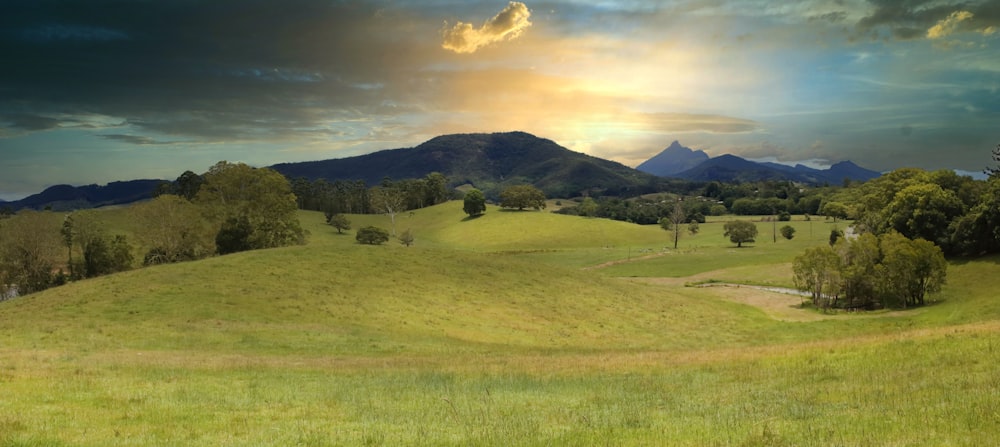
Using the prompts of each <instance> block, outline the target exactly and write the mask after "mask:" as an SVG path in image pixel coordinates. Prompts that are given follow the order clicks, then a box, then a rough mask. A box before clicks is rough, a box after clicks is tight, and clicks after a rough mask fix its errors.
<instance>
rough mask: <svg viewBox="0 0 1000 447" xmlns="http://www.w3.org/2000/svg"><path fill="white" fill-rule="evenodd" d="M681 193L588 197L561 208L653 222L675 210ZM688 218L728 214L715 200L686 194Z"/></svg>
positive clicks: (564, 211)
mask: <svg viewBox="0 0 1000 447" xmlns="http://www.w3.org/2000/svg"><path fill="white" fill-rule="evenodd" d="M678 199H679V198H678V197H677V196H674V195H667V194H662V195H657V196H655V197H637V198H634V199H621V198H616V197H598V198H596V199H595V198H591V197H585V198H583V200H582V201H581V203H580V204H579V205H576V206H566V207H563V208H561V209H559V210H558V211H556V212H557V213H560V214H569V215H574V216H590V217H601V218H605V219H612V220H621V221H625V222H632V223H637V224H640V225H651V224H656V223H659V222H660V221H661V220H663V219H664V218H669V217H670V216H671V215H672V214H674V212H675V209H674V208H675V207H674V205H675V203H676V202H677V201H678ZM681 205H682V207H683V209H684V214H685V216H686V218H685V219H684V221H685V222H698V223H705V216H712V215H714V216H721V215H723V214H726V212H727V210H726V208H725V206H723V205H721V204H718V203H715V202H714V201H711V200H707V199H705V198H704V197H701V198H686V199H685V200H683V201H682V204H681Z"/></svg>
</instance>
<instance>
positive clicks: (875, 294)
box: [792, 232, 948, 309]
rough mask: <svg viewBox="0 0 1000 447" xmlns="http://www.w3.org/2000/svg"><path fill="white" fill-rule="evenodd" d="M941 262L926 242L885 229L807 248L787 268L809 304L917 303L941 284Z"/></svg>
mask: <svg viewBox="0 0 1000 447" xmlns="http://www.w3.org/2000/svg"><path fill="white" fill-rule="evenodd" d="M947 265H948V264H947V263H946V262H945V258H944V253H943V252H942V251H941V249H940V248H939V247H937V246H936V245H934V244H933V243H932V242H930V241H927V240H924V239H916V240H913V239H909V238H907V237H906V236H903V235H901V234H899V233H896V232H889V233H885V234H882V235H880V236H875V235H874V234H871V233H865V234H862V235H860V236H859V237H857V238H850V239H848V238H839V239H838V240H837V242H836V243H835V244H833V245H829V246H827V245H824V246H818V247H813V248H810V249H808V250H806V251H805V253H803V254H801V255H799V256H797V257H796V258H795V261H794V263H793V264H792V270H793V272H794V277H793V278H794V281H795V285H796V287H797V288H799V289H800V290H802V291H804V292H808V293H809V294H810V296H811V297H812V303H813V305H814V306H817V307H820V308H824V309H825V308H831V307H842V308H850V309H875V308H880V307H886V306H888V307H903V308H905V307H910V306H919V305H923V304H924V303H925V300H926V295H927V294H928V293H933V292H936V291H938V290H940V288H941V286H942V285H943V284H944V282H945V275H946V272H947Z"/></svg>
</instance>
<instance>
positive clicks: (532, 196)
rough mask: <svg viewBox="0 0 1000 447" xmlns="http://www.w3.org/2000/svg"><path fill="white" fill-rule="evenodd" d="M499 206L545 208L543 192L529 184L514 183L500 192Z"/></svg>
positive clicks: (520, 208) (521, 208)
mask: <svg viewBox="0 0 1000 447" xmlns="http://www.w3.org/2000/svg"><path fill="white" fill-rule="evenodd" d="M500 206H501V207H504V208H517V209H518V210H523V209H525V208H534V209H536V210H540V209H544V208H545V193H543V192H542V190H540V189H538V188H535V187H534V186H531V185H514V186H511V187H508V188H507V189H504V190H503V191H502V192H500Z"/></svg>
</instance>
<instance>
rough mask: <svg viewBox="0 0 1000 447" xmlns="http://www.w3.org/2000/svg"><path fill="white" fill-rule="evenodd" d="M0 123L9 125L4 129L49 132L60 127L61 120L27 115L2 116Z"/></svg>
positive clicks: (12, 114)
mask: <svg viewBox="0 0 1000 447" xmlns="http://www.w3.org/2000/svg"><path fill="white" fill-rule="evenodd" d="M0 122H6V123H7V125H6V126H4V127H10V128H14V129H19V130H27V131H38V130H48V129H55V128H58V127H59V120H57V119H55V118H49V117H47V116H39V115H33V114H27V113H10V114H0Z"/></svg>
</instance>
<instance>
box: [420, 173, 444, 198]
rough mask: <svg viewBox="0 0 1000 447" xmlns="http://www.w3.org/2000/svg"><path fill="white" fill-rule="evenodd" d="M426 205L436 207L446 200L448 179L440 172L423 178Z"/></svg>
mask: <svg viewBox="0 0 1000 447" xmlns="http://www.w3.org/2000/svg"><path fill="white" fill-rule="evenodd" d="M424 184H425V185H426V191H425V193H426V196H427V197H426V200H427V204H428V205H437V204H439V203H444V202H445V201H447V200H448V196H449V195H450V193H449V192H448V177H445V176H444V174H442V173H440V172H432V173H430V174H427V176H426V177H424Z"/></svg>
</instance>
